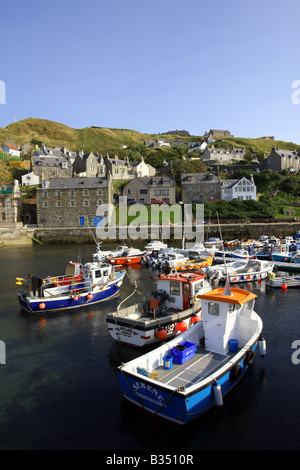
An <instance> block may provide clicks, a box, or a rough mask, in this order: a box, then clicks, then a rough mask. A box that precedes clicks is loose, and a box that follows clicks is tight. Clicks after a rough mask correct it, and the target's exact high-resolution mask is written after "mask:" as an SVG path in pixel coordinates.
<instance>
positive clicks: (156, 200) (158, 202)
mask: <svg viewBox="0 0 300 470" xmlns="http://www.w3.org/2000/svg"><path fill="white" fill-rule="evenodd" d="M151 204H167V203H166V202H165V201H159V200H158V199H152V200H151Z"/></svg>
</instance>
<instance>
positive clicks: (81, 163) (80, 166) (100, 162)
mask: <svg viewBox="0 0 300 470" xmlns="http://www.w3.org/2000/svg"><path fill="white" fill-rule="evenodd" d="M73 175H74V176H86V177H87V178H97V177H99V178H104V177H105V176H106V165H105V161H104V158H103V157H102V155H98V154H95V153H93V152H89V153H87V154H85V155H83V153H82V152H78V153H77V156H76V158H75V160H74V162H73Z"/></svg>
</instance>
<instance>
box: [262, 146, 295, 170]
mask: <svg viewBox="0 0 300 470" xmlns="http://www.w3.org/2000/svg"><path fill="white" fill-rule="evenodd" d="M261 169H264V170H272V171H282V170H290V171H294V170H299V169H300V156H299V155H298V154H297V152H296V151H292V150H281V149H279V148H276V147H273V148H272V150H271V153H270V154H269V155H268V157H267V158H265V159H264V160H263V162H262V164H261Z"/></svg>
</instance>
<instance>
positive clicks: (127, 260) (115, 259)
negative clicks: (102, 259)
mask: <svg viewBox="0 0 300 470" xmlns="http://www.w3.org/2000/svg"><path fill="white" fill-rule="evenodd" d="M144 253H145V252H144V251H141V250H139V249H138V248H126V249H125V250H124V251H123V252H122V253H121V254H120V255H119V256H109V257H108V258H107V260H108V262H109V263H110V264H113V265H126V266H129V265H131V264H138V263H140V262H141V260H142V256H143V255H144Z"/></svg>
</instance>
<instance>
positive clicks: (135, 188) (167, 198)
mask: <svg viewBox="0 0 300 470" xmlns="http://www.w3.org/2000/svg"><path fill="white" fill-rule="evenodd" d="M123 196H127V201H128V202H129V203H133V202H137V203H140V204H151V203H152V202H153V201H163V202H165V203H166V204H175V202H176V195H175V180H174V177H173V176H151V177H145V176H144V177H137V176H136V177H135V178H133V179H132V180H131V181H130V182H129V183H128V184H127V185H126V186H125V187H124V190H123Z"/></svg>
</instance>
